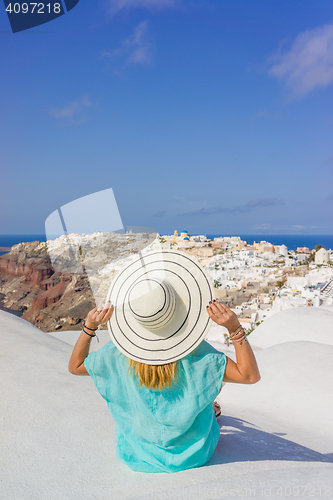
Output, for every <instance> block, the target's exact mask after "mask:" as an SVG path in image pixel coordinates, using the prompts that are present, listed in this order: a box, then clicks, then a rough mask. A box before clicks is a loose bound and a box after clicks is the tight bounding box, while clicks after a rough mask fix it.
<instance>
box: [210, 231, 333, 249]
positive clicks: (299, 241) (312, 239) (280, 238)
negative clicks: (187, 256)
mask: <svg viewBox="0 0 333 500" xmlns="http://www.w3.org/2000/svg"><path fill="white" fill-rule="evenodd" d="M219 236H240V238H241V239H242V240H244V241H246V242H247V243H248V244H249V245H251V244H253V242H254V241H256V242H257V243H258V242H260V241H268V242H269V243H272V245H286V247H288V250H296V249H297V247H308V248H309V249H310V250H312V249H313V248H315V246H316V245H321V246H322V247H325V248H326V249H327V250H329V249H333V235H328V234H325V235H317V234H316V235H313V234H310V235H300V234H235V235H231V234H230V235H229V234H223V235H221V234H207V238H210V239H214V238H218V237H219Z"/></svg>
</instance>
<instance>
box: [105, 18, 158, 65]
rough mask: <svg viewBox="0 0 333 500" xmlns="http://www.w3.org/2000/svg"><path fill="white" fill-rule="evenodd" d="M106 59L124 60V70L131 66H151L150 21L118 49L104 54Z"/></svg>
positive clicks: (136, 29) (145, 22) (139, 25)
mask: <svg viewBox="0 0 333 500" xmlns="http://www.w3.org/2000/svg"><path fill="white" fill-rule="evenodd" d="M103 55H104V56H106V57H117V58H122V59H123V61H124V63H123V68H124V67H126V66H129V65H131V64H142V65H145V64H151V62H152V60H153V46H152V43H151V41H150V39H149V36H148V21H142V22H141V23H140V24H138V26H137V27H136V28H135V29H134V32H133V33H132V35H130V36H129V37H128V38H127V39H126V40H124V41H123V42H122V43H121V46H120V47H119V48H118V49H115V50H110V51H106V52H104V53H103Z"/></svg>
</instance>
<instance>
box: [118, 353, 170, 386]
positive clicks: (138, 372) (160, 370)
mask: <svg viewBox="0 0 333 500" xmlns="http://www.w3.org/2000/svg"><path fill="white" fill-rule="evenodd" d="M177 367H178V364H177V361H173V362H172V363H167V364H165V365H146V364H145V363H140V362H139V361H133V359H129V360H128V369H129V372H130V373H132V372H133V370H134V374H135V376H136V378H138V379H139V380H140V387H142V386H143V385H144V386H145V387H147V389H157V388H158V389H165V388H166V387H170V385H171V382H174V381H175V379H176V376H177Z"/></svg>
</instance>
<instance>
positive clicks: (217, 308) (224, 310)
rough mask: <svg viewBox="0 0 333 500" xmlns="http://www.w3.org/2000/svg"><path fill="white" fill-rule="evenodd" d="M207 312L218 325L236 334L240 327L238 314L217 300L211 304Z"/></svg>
mask: <svg viewBox="0 0 333 500" xmlns="http://www.w3.org/2000/svg"><path fill="white" fill-rule="evenodd" d="M207 312H208V314H209V316H210V318H211V319H212V320H213V321H214V322H215V323H216V324H217V325H220V326H224V327H225V328H227V330H228V331H229V333H232V332H234V331H235V330H237V328H238V327H239V326H240V323H239V321H238V318H237V316H236V314H235V313H234V312H232V310H231V309H229V307H227V306H226V305H224V304H221V303H220V302H217V301H216V300H213V301H212V302H210V303H209V305H208V306H207Z"/></svg>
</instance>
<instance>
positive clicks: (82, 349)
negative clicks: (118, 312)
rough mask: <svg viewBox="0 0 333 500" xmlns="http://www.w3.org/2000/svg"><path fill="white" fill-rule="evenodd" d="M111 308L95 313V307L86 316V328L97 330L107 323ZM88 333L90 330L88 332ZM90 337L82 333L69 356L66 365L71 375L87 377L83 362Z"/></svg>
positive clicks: (87, 351) (87, 350)
mask: <svg viewBox="0 0 333 500" xmlns="http://www.w3.org/2000/svg"><path fill="white" fill-rule="evenodd" d="M113 309H114V308H113V306H112V305H111V304H110V305H108V307H106V308H105V309H102V310H101V311H97V307H95V308H94V309H92V310H91V311H90V312H89V313H88V316H87V320H86V326H87V328H92V329H95V328H98V326H99V325H102V324H103V323H105V322H106V321H108V320H109V319H110V318H111V316H112V313H113ZM88 332H89V333H92V334H93V332H90V330H88ZM91 338H92V337H89V335H86V334H85V333H84V332H83V331H82V332H81V334H80V336H79V338H78V340H77V342H76V344H75V346H74V349H73V352H72V355H71V358H70V360H69V363H68V370H69V371H70V373H72V374H73V375H89V373H88V372H87V370H86V368H85V366H84V360H85V359H86V357H87V356H88V354H89V348H90V341H91Z"/></svg>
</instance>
